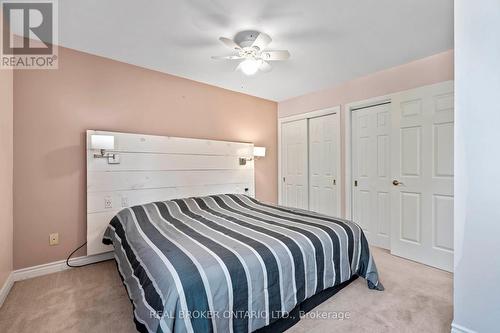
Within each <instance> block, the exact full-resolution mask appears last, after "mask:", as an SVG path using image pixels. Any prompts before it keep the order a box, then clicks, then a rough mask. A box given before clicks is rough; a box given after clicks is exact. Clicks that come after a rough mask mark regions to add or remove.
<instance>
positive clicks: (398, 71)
mask: <svg viewBox="0 0 500 333" xmlns="http://www.w3.org/2000/svg"><path fill="white" fill-rule="evenodd" d="M448 80H453V50H449V51H446V52H443V53H439V54H436V55H433V56H430V57H427V58H424V59H420V60H416V61H413V62H410V63H407V64H404V65H401V66H397V67H393V68H389V69H386V70H383V71H380V72H377V73H374V74H370V75H368V76H364V77H361V78H358V79H355V80H351V81H348V82H346V83H343V84H341V85H339V86H336V87H333V88H329V89H325V90H321V91H317V92H313V93H310V94H307V95H303V96H299V97H295V98H292V99H289V100H286V101H283V102H280V103H279V104H278V116H279V117H280V118H282V117H287V116H292V115H296V114H300V113H304V112H309V111H314V110H321V109H326V108H328V107H332V106H337V105H341V113H340V120H341V124H344V118H345V114H344V105H345V104H348V103H351V102H356V101H362V100H365V99H369V98H373V97H377V96H383V95H388V94H391V93H395V92H398V91H403V90H408V89H412V88H417V87H420V86H424V85H428V84H433V83H438V82H443V81H448ZM344 142H345V133H344V128H343V127H342V131H341V145H342V154H341V155H342V160H345V151H344ZM343 165H344V163H342V170H341V176H342V179H344V174H345V170H344V168H343ZM341 191H342V193H344V191H345V184H344V182H343V181H342V186H341ZM341 201H342V212H343V213H344V205H345V202H344V201H345V198H344V196H342V200H341Z"/></svg>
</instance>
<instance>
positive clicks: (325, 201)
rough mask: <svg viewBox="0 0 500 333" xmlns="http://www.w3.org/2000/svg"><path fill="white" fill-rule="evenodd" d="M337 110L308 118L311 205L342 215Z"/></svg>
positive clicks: (333, 214) (321, 210) (323, 212)
mask: <svg viewBox="0 0 500 333" xmlns="http://www.w3.org/2000/svg"><path fill="white" fill-rule="evenodd" d="M338 121H339V120H338V114H337V113H334V114H330V115H326V116H322V117H316V118H311V119H309V209H310V210H312V211H315V212H318V213H321V214H325V215H329V216H340V211H339V210H340V198H339V191H340V183H339V181H338V179H339V170H338V167H337V165H338V154H339V133H338V130H337V128H338Z"/></svg>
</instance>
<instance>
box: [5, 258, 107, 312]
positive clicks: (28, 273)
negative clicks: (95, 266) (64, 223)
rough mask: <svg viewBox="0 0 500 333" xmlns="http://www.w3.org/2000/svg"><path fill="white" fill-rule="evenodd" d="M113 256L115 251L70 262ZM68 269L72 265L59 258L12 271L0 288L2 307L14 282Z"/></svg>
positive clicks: (90, 260) (89, 260) (87, 262)
mask: <svg viewBox="0 0 500 333" xmlns="http://www.w3.org/2000/svg"><path fill="white" fill-rule="evenodd" d="M113 257H114V253H113V252H105V253H100V254H95V255H91V256H82V257H77V258H73V259H70V260H69V263H70V264H71V265H75V266H79V265H85V264H91V263H95V262H98V261H102V260H108V259H113ZM67 269H71V267H69V266H67V265H66V260H59V261H55V262H50V263H47V264H43V265H38V266H32V267H26V268H21V269H18V270H15V271H13V272H11V273H10V275H9V277H8V278H7V281H5V283H4V285H3V287H2V289H0V307H1V306H2V304H3V302H4V301H5V298H7V295H8V294H9V292H10V289H11V288H12V286H13V285H14V282H16V281H21V280H26V279H31V278H34V277H37V276H42V275H47V274H52V273H57V272H61V271H65V270H67Z"/></svg>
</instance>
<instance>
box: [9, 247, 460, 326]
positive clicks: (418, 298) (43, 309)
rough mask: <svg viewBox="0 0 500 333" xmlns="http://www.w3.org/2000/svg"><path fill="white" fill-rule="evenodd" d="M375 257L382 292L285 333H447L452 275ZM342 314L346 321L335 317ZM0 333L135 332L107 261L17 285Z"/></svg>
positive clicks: (340, 298) (337, 302)
mask: <svg viewBox="0 0 500 333" xmlns="http://www.w3.org/2000/svg"><path fill="white" fill-rule="evenodd" d="M373 252H374V257H375V261H376V263H377V266H378V268H379V272H380V278H381V281H382V283H383V284H384V286H385V288H386V290H385V291H384V292H377V291H373V290H369V289H368V288H367V286H366V282H365V281H364V280H363V279H361V278H359V279H357V280H356V281H355V282H353V283H352V284H351V285H349V286H348V287H346V288H344V289H343V290H342V291H340V292H339V293H338V294H337V295H335V296H334V297H333V298H331V299H330V300H328V301H326V302H325V303H323V304H321V305H320V306H318V307H317V308H316V309H314V310H313V312H314V315H315V316H316V318H315V319H312V318H307V319H302V320H301V321H300V322H299V323H298V324H297V325H295V326H294V327H292V328H291V329H290V330H289V332H291V333H299V332H300V333H302V332H307V333H312V332H370V333H375V332H419V333H420V332H450V324H451V319H452V304H453V302H452V283H453V276H452V275H451V274H449V273H446V272H443V271H440V270H437V269H433V268H430V267H427V266H424V265H420V264H417V263H414V262H411V261H408V260H404V259H401V258H398V257H395V256H392V255H390V254H388V252H387V251H385V250H380V249H376V248H374V249H373ZM340 312H341V313H340ZM341 314H346V315H348V316H349V319H344V320H338V319H332V318H335V316H336V315H337V316H338V315H341ZM318 316H322V317H323V318H325V317H326V318H330V319H318ZM311 317H312V315H311ZM0 332H2V333H3V332H8V333H10V332H12V333H25V332H26V333H27V332H30V333H31V332H40V333H42V332H51V333H52V332H124V333H127V332H135V326H134V323H133V320H132V306H131V305H130V301H129V300H128V297H127V294H126V292H125V288H124V287H123V285H122V283H121V280H120V277H119V276H118V273H117V271H116V268H115V264H114V262H106V263H101V264H97V265H92V266H88V267H84V268H78V269H72V270H68V271H64V272H61V273H55V274H51V275H46V276H42V277H38V278H34V279H30V280H25V281H20V282H16V283H15V285H14V287H13V288H12V291H11V292H10V294H9V296H8V297H7V299H6V301H5V303H4V305H3V307H2V308H1V309H0Z"/></svg>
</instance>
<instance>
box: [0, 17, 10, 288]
mask: <svg viewBox="0 0 500 333" xmlns="http://www.w3.org/2000/svg"><path fill="white" fill-rule="evenodd" d="M0 14H1V12H0ZM0 23H1V22H0ZM12 80H13V74H12V71H11V70H5V69H0V153H1V154H2V156H1V157H0V288H1V287H2V286H3V284H4V283H5V281H6V279H7V277H8V276H9V274H10V272H11V271H12V229H13V225H12V223H13V219H12V171H13V169H12V168H13V164H12V163H13V128H12V120H13V81H12Z"/></svg>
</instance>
